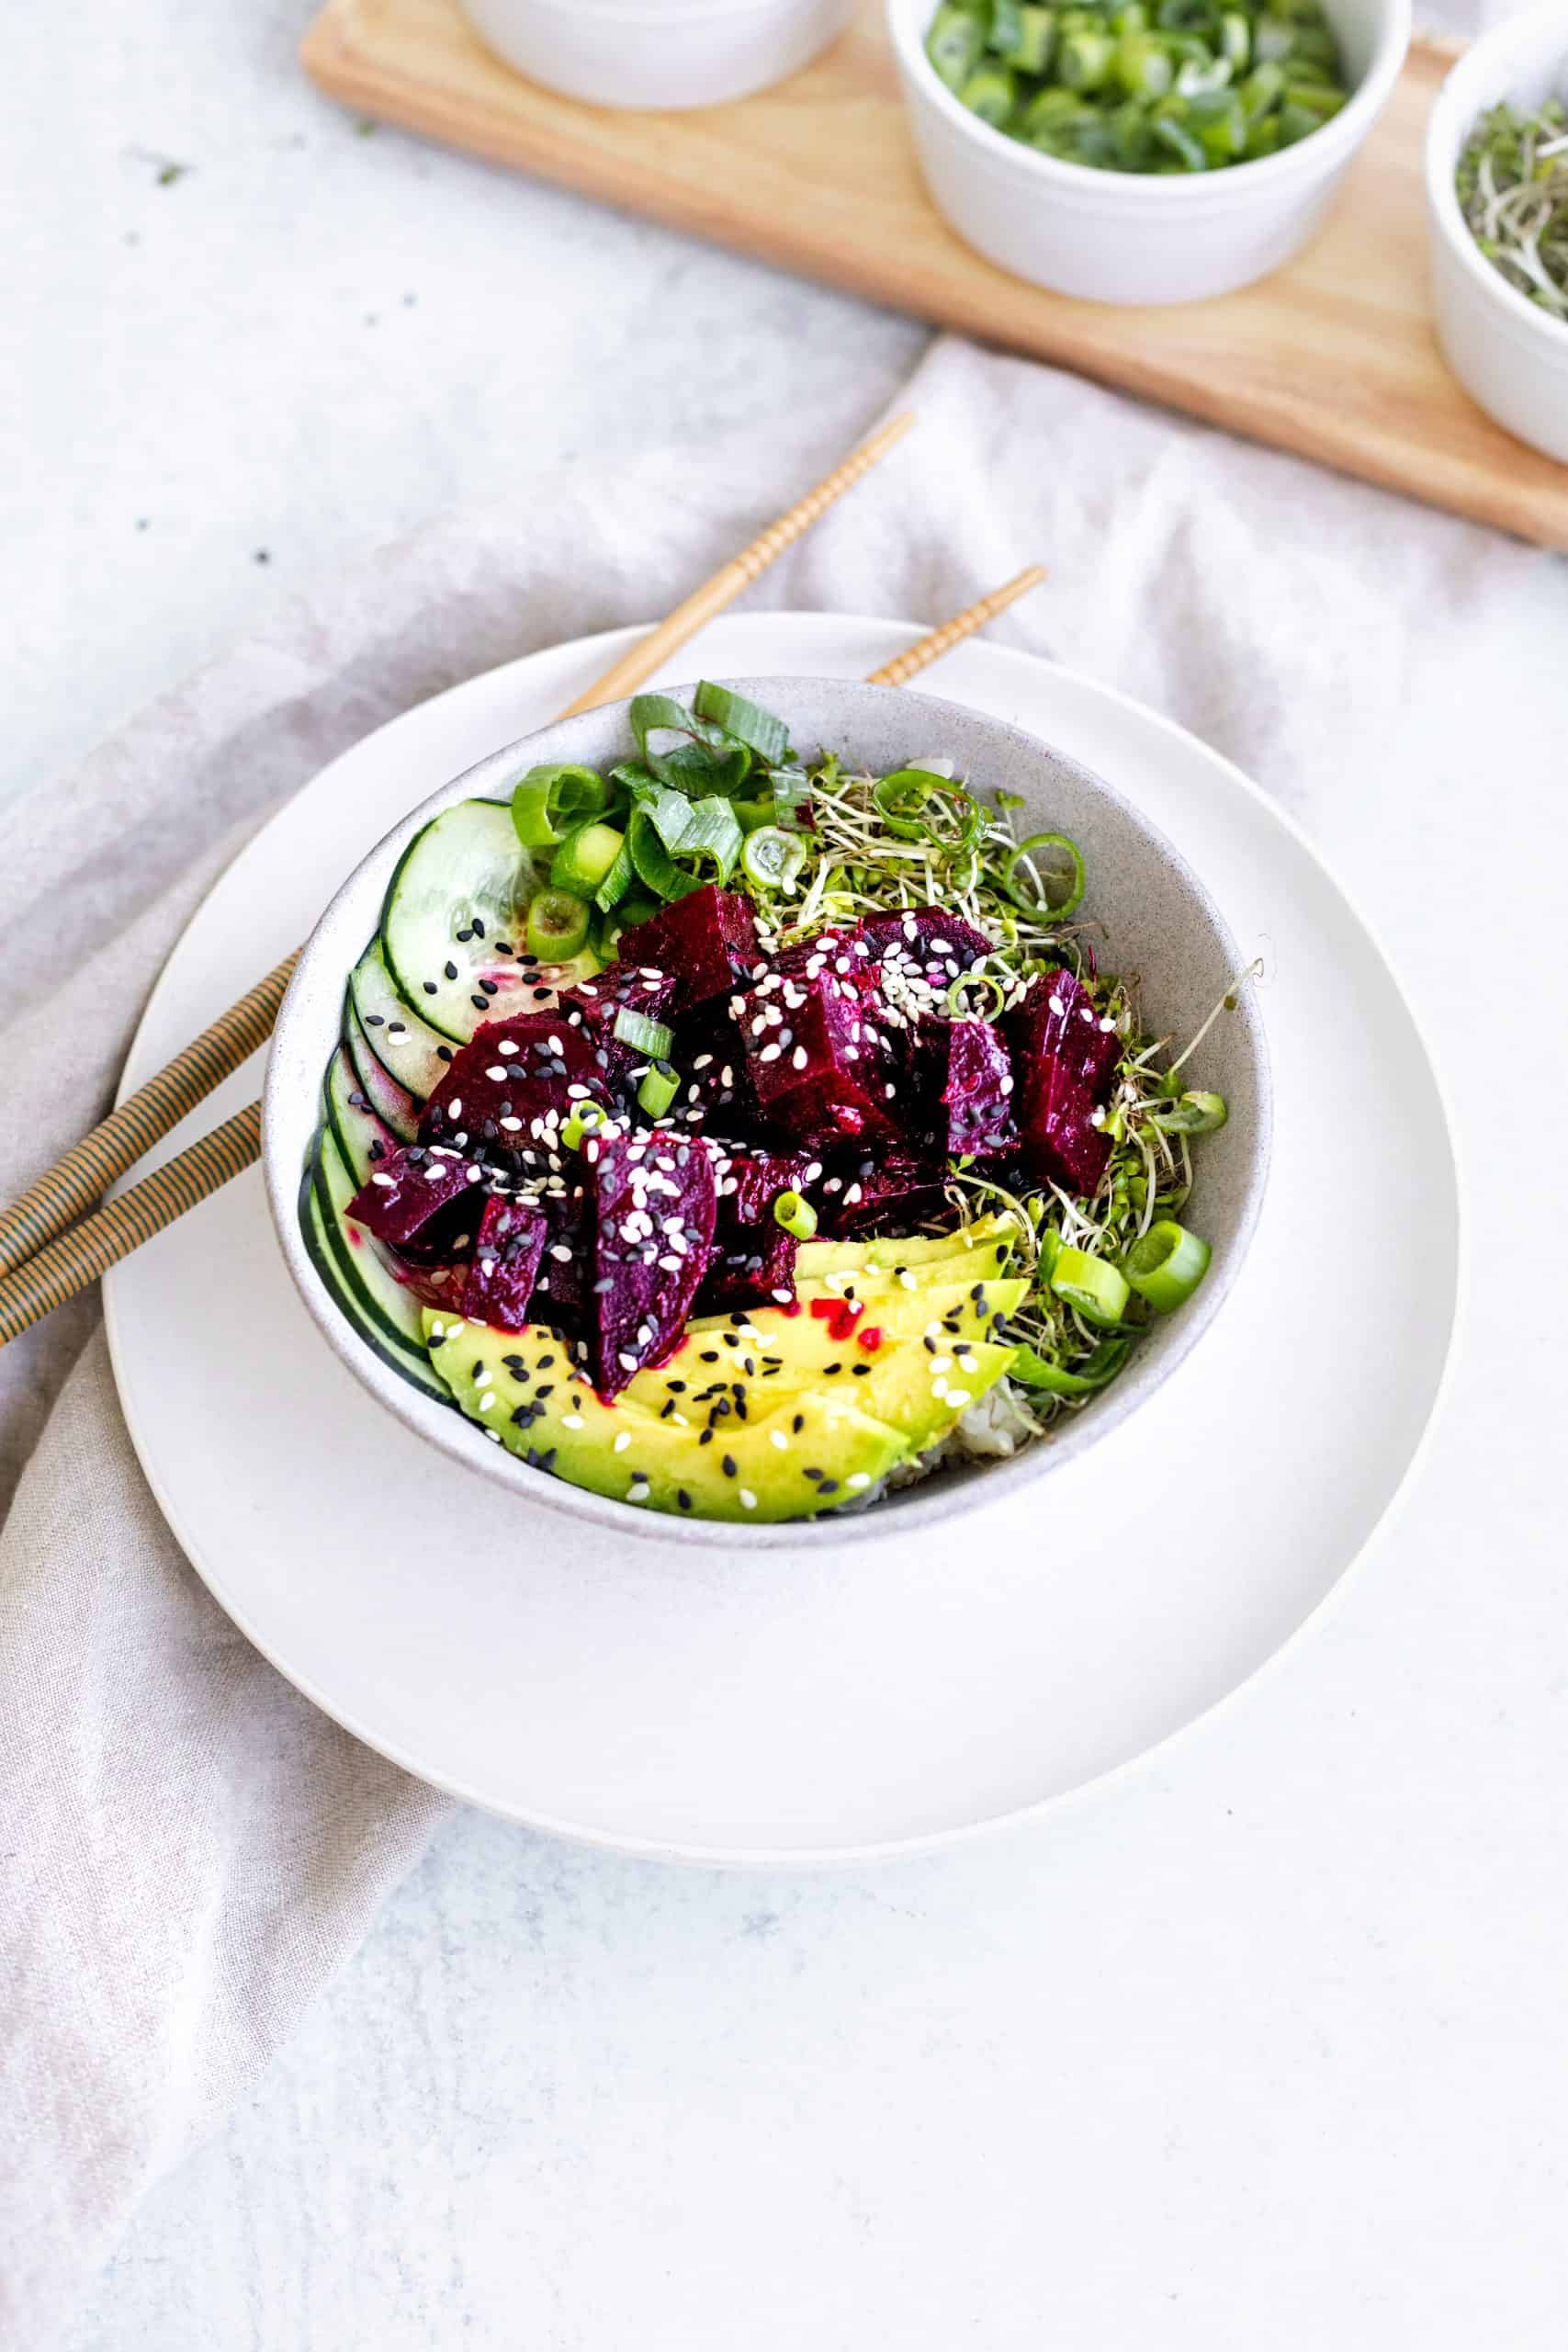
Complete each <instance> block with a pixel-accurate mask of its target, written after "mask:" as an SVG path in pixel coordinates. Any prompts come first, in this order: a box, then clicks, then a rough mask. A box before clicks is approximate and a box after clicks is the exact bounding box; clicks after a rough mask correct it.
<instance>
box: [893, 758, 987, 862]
mask: <svg viewBox="0 0 1568 2352" xmlns="http://www.w3.org/2000/svg"><path fill="white" fill-rule="evenodd" d="M871 797H872V799H873V801H874V804H875V807H876V810H877V813H878V815H879V816H880V817H881V819H882V821H883V823H884V824H885V825H886V828H887V830H888V831H889V832H890V833H894V834H896V835H897V838H898V839H899V840H900V841H903V842H935V843H936V845H937V847H938V848H939V849H946V850H953V851H962V850H966V849H969V848H972V847H973V845H974V843H975V842H977V841H978V840H979V838H980V835H981V833H982V832H983V831H985V825H986V813H985V810H984V809H982V808H981V807H980V804H979V802H978V801H977V800H974V799H972V798H971V797H970V796H969V794H968V793H967V792H966V791H965V790H964V786H963V785H961V784H959V783H957V782H956V781H955V780H954V779H953V777H952V776H950V775H933V774H932V773H931V770H930V769H929V768H895V769H894V771H893V774H892V775H885V776H882V777H881V778H879V780H878V781H877V783H876V784H875V785H874V786H873V787H872V794H871Z"/></svg>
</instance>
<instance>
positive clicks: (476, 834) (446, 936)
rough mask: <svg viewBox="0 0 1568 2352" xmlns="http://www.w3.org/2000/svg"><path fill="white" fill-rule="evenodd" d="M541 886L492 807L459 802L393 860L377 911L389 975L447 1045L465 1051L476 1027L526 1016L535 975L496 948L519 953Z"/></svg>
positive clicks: (505, 815)
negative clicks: (530, 909)
mask: <svg viewBox="0 0 1568 2352" xmlns="http://www.w3.org/2000/svg"><path fill="white" fill-rule="evenodd" d="M541 878H542V877H541V876H539V875H538V873H537V872H536V869H535V865H534V861H533V859H532V858H531V857H530V856H529V854H528V853H527V851H526V850H525V848H524V846H523V844H522V842H520V841H519V840H518V838H517V828H516V827H515V825H514V824H513V821H512V811H511V809H509V808H505V807H503V806H502V803H501V802H499V801H496V800H460V801H459V802H458V803H457V807H456V808H455V809H447V810H446V812H445V814H444V815H442V816H440V817H435V818H433V819H432V820H431V822H430V823H429V824H428V825H426V826H425V828H424V830H423V832H421V833H416V834H415V836H414V838H413V840H412V842H410V843H409V845H408V847H407V849H406V850H404V852H403V854H402V856H401V857H400V860H399V861H398V866H397V871H396V872H395V873H394V874H393V876H392V878H391V881H390V882H389V884H388V886H387V898H386V903H385V904H384V906H383V907H382V909H381V941H382V944H383V946H384V948H385V950H386V956H387V968H388V970H389V972H390V974H391V976H392V982H393V985H394V986H395V987H396V988H397V989H398V990H399V992H400V995H401V996H402V997H403V999H404V1000H405V1001H406V1002H407V1003H409V1004H411V1005H412V1006H413V1007H414V1009H415V1011H416V1012H421V1013H423V1016H424V1018H425V1020H426V1021H428V1022H429V1023H430V1025H431V1027H432V1028H434V1029H438V1030H439V1031H440V1033H441V1035H443V1036H444V1037H445V1038H446V1039H447V1040H448V1042H449V1043H452V1044H455V1045H459V1046H463V1045H467V1043H468V1039H469V1038H470V1037H471V1036H472V1035H473V1034H474V1031H475V1030H476V1028H478V1026H479V1023H480V1022H481V1021H485V1020H498V1019H500V1018H501V1016H502V1014H503V1013H506V1012H520V1011H521V1010H522V1007H523V996H522V991H523V990H524V989H525V988H528V987H529V986H531V985H532V982H533V973H532V972H531V970H529V969H527V968H526V967H525V968H524V969H522V970H519V968H518V967H517V965H516V962H515V961H514V960H513V956H503V955H502V954H501V953H500V952H499V949H500V947H502V946H505V947H507V948H510V949H512V950H513V951H515V950H516V949H518V948H520V947H521V946H522V944H523V935H524V932H525V927H526V924H527V920H528V901H529V899H531V898H532V897H533V896H534V893H535V892H536V890H537V889H538V888H539V884H540V880H541ZM481 982H485V983H488V986H483V987H481V985H480V983H481ZM492 1007H493V1010H492Z"/></svg>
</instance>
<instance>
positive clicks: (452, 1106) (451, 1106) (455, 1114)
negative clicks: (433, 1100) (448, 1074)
mask: <svg viewBox="0 0 1568 2352" xmlns="http://www.w3.org/2000/svg"><path fill="white" fill-rule="evenodd" d="M462 1115H463V1102H462V1097H461V1096H460V1095H457V1094H455V1095H454V1096H453V1097H452V1100H451V1102H450V1103H447V1105H446V1116H447V1117H448V1118H449V1119H460V1118H461V1117H462Z"/></svg>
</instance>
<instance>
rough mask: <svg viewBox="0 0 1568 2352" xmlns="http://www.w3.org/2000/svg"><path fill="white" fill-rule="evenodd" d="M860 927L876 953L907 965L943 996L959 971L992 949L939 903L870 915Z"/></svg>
mask: <svg viewBox="0 0 1568 2352" xmlns="http://www.w3.org/2000/svg"><path fill="white" fill-rule="evenodd" d="M861 930H862V932H863V935H864V937H865V938H866V940H867V941H868V942H869V943H870V944H871V946H872V947H873V948H874V951H875V953H876V954H877V956H879V957H880V956H889V957H891V958H893V959H894V960H895V961H897V963H899V964H903V965H907V966H908V967H909V968H910V969H911V970H912V971H915V972H917V973H919V975H920V976H921V977H922V978H925V979H927V980H929V981H930V983H931V986H932V988H934V989H938V990H939V991H940V992H941V994H942V996H944V997H945V995H946V993H947V991H948V989H950V988H951V987H952V986H953V981H954V980H955V979H957V978H958V976H959V974H960V973H961V972H966V971H967V970H968V969H969V967H970V966H971V965H972V964H977V963H978V962H979V961H980V958H981V956H988V955H989V954H990V952H991V943H990V941H989V940H988V939H987V936H986V934H985V933H984V932H983V931H977V930H976V927H975V925H974V924H973V923H972V922H965V920H964V917H963V916H962V915H950V914H947V913H944V911H943V910H942V908H941V907H911V908H909V909H908V911H907V912H906V913H904V914H901V915H892V914H889V915H872V916H870V917H868V919H867V920H866V922H863V924H862V925H861Z"/></svg>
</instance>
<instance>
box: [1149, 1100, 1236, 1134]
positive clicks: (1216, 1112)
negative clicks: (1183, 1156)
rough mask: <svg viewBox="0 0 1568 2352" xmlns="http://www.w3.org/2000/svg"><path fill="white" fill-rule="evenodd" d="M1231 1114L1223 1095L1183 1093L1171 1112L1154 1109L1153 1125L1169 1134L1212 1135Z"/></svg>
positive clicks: (1151, 1120) (1163, 1132)
mask: <svg viewBox="0 0 1568 2352" xmlns="http://www.w3.org/2000/svg"><path fill="white" fill-rule="evenodd" d="M1229 1117H1230V1112H1229V1111H1228V1109H1227V1108H1226V1106H1225V1098H1224V1095H1223V1094H1184V1095H1183V1096H1182V1097H1181V1100H1180V1102H1179V1103H1173V1104H1172V1105H1171V1107H1170V1109H1169V1110H1168V1111H1153V1112H1151V1113H1150V1114H1149V1125H1150V1126H1151V1127H1158V1128H1159V1129H1160V1131H1161V1133H1162V1134H1164V1135H1168V1136H1212V1135H1213V1133H1214V1130H1215V1129H1216V1128H1217V1127H1223V1126H1224V1124H1225V1121H1226V1120H1227V1119H1228V1118H1229Z"/></svg>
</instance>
